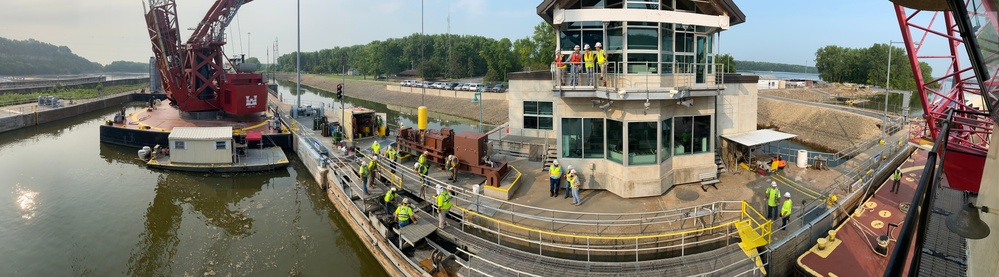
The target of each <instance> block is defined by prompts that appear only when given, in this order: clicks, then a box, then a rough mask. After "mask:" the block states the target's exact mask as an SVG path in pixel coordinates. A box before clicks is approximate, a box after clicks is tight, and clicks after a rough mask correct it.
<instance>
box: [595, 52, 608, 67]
mask: <svg viewBox="0 0 999 277" xmlns="http://www.w3.org/2000/svg"><path fill="white" fill-rule="evenodd" d="M606 62H607V54H606V53H604V49H600V51H597V63H599V64H604V63H606Z"/></svg>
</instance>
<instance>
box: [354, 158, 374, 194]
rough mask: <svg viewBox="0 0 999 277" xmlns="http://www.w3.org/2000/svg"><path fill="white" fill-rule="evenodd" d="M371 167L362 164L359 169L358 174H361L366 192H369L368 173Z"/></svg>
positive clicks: (362, 185)
mask: <svg viewBox="0 0 999 277" xmlns="http://www.w3.org/2000/svg"><path fill="white" fill-rule="evenodd" d="M368 170H369V167H368V165H366V164H361V167H360V168H358V169H357V174H358V175H361V187H362V188H364V194H368V179H369V178H368V175H371V174H370V173H368Z"/></svg>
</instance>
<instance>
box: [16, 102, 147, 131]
mask: <svg viewBox="0 0 999 277" xmlns="http://www.w3.org/2000/svg"><path fill="white" fill-rule="evenodd" d="M129 101H132V94H131V93H127V94H121V95H118V96H112V97H108V98H105V99H101V100H94V101H90V102H86V103H81V104H75V105H70V106H66V107H62V108H55V109H49V110H40V111H35V112H31V113H25V114H19V115H13V116H8V117H3V118H0V133H3V132H7V131H11V130H17V129H20V128H24V127H28V126H35V125H38V124H43V123H48V122H53V121H56V120H60V119H65V118H69V117H73V116H77V115H80V114H84V113H88V112H93V111H98V110H102V109H105V108H110V107H119V106H121V104H123V103H126V102H129Z"/></svg>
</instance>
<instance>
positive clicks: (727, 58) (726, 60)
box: [715, 54, 736, 73]
mask: <svg viewBox="0 0 999 277" xmlns="http://www.w3.org/2000/svg"><path fill="white" fill-rule="evenodd" d="M715 63H718V64H723V65H725V67H724V68H725V69H724V72H725V73H735V65H736V62H735V59H734V58H732V55H729V54H722V55H718V57H716V58H715Z"/></svg>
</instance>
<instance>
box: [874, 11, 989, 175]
mask: <svg viewBox="0 0 999 277" xmlns="http://www.w3.org/2000/svg"><path fill="white" fill-rule="evenodd" d="M893 2H894V3H895V15H896V16H897V18H898V24H899V27H900V29H901V31H902V39H903V42H904V43H905V48H906V54H908V59H909V63H910V65H911V67H912V75H913V77H914V78H915V79H916V83H917V90H918V93H919V96H920V100H921V102H922V105H923V111H924V115H923V118H924V119H925V120H926V122H925V132H922V131H923V130H919V129H920V128H914V129H913V130H911V131H914V133H913V136H910V138H913V139H921V137H923V136H925V137H927V139H929V140H931V141H933V140H935V139H936V138H937V137H938V136H940V135H946V136H948V137H947V139H946V145H945V147H944V148H941V149H946V152H947V153H946V156H945V160H944V161H943V167H944V173H945V175H946V176H947V181H948V184H949V185H950V186H951V187H952V188H955V189H958V190H964V191H970V192H978V190H979V188H980V186H981V182H982V172H983V170H984V167H985V156H986V154H987V153H988V149H989V136H990V134H991V133H992V126H993V122H992V121H991V120H990V119H989V118H988V116H987V114H988V113H987V110H985V107H983V106H988V105H992V103H994V101H995V100H994V99H992V98H991V95H989V93H987V92H988V90H989V89H988V88H982V87H981V85H980V84H986V85H991V81H990V80H978V78H982V77H983V76H976V74H975V71H974V70H973V68H972V66H971V65H964V66H962V65H961V61H962V60H963V61H967V60H966V59H962V56H961V53H962V52H966V51H965V49H962V48H966V47H965V45H963V44H964V43H966V42H965V41H964V39H963V38H962V36H961V34H960V32H961V30H960V28H959V27H960V26H958V24H956V22H955V18H954V16H955V15H958V16H964V15H962V14H960V13H972V14H971V15H972V16H973V17H977V16H982V15H981V14H974V13H975V12H973V11H956V13H951V11H950V8H949V7H948V4H947V2H946V1H916V0H906V1H893ZM981 2H984V3H986V4H985V5H983V6H981V7H978V6H976V7H974V8H975V10H978V8H981V13H982V14H991V15H992V16H991V18H986V19H987V20H989V21H992V22H995V16H994V15H995V11H996V9H995V7H994V6H992V5H993V4H994V3H992V1H981ZM976 29H977V28H976ZM984 29H986V28H982V30H975V32H982V31H986V30H984ZM993 31H994V30H993ZM976 35H978V34H976ZM928 44H938V45H939V44H945V45H946V47H945V48H944V49H945V51H946V52H942V53H924V52H928V51H929V50H927V51H921V50H924V49H923V48H924V46H927V45H928ZM928 48H929V47H928ZM976 51H977V50H976ZM965 54H967V53H965ZM931 59H936V60H940V59H942V60H945V61H947V64H948V68H947V71H946V73H945V74H944V75H943V77H940V78H937V79H933V80H926V79H924V78H923V74H922V69H921V68H920V66H919V62H920V60H923V61H927V60H931ZM987 75H988V74H986V76H984V77H985V78H988V76H987ZM979 81H984V82H982V83H979ZM934 84H940V85H941V86H940V88H933V86H935V85H934ZM983 91H986V93H983ZM979 97H981V101H980V102H979V103H974V102H978V101H977V100H978V98H979ZM969 100H974V101H973V102H969ZM950 110H956V111H960V112H956V113H955V114H954V119H953V120H952V121H951V124H950V126H951V128H950V133H949V134H941V133H940V126H941V124H942V122H943V121H944V120H946V118H947V115H948V113H949V112H950Z"/></svg>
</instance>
